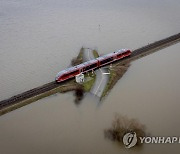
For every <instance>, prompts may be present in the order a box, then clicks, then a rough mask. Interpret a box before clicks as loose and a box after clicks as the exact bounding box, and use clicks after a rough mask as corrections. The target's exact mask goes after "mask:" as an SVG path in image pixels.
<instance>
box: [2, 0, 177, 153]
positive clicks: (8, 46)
mask: <svg viewBox="0 0 180 154" xmlns="http://www.w3.org/2000/svg"><path fill="white" fill-rule="evenodd" d="M179 8H180V3H179V1H178V0H174V1H172V0H171V1H170V0H156V1H148V0H134V1H133V2H132V1H130V0H126V1H123V0H118V1H117V0H113V1H107V0H96V1H95V0H92V1H83V0H77V1H72V0H69V1H65V0H62V1H58V0H51V1H50V0H45V1H43V2H42V1H40V0H30V1H25V0H13V1H10V0H0V36H1V37H0V100H2V99H5V98H8V97H10V96H12V95H15V94H18V93H20V92H23V91H25V90H28V89H30V88H33V87H37V86H38V85H42V84H43V83H47V82H49V81H52V80H54V76H55V74H56V72H58V71H60V70H61V69H63V68H66V67H67V66H68V65H69V63H70V60H71V59H72V58H73V57H74V56H76V55H77V53H78V51H79V49H80V48H81V47H82V46H85V47H92V48H96V49H98V50H99V52H100V53H101V54H104V53H109V52H111V51H114V50H117V49H119V48H130V49H136V48H138V47H141V46H143V45H146V44H148V43H150V42H154V41H156V40H159V39H162V38H164V37H167V36H170V35H173V34H176V33H179V27H180V16H179V14H180V11H179V10H180V9H179ZM165 11H166V12H165ZM179 49H180V44H176V45H173V46H171V47H168V48H166V49H163V50H161V51H159V52H157V53H154V54H152V55H149V56H147V57H145V58H142V59H139V60H137V61H135V62H133V63H132V64H131V66H130V68H129V70H128V71H127V72H126V74H125V75H124V76H123V78H122V79H121V80H120V81H119V82H118V83H117V84H116V86H115V87H114V89H113V90H112V91H111V93H109V95H108V96H107V97H106V98H105V100H104V101H103V102H101V103H99V102H98V101H97V98H95V97H92V96H91V95H90V94H87V95H86V97H85V98H84V99H83V101H82V102H81V104H79V105H76V104H75V103H74V96H73V94H72V93H67V94H56V95H53V96H50V97H48V98H44V99H42V100H39V101H37V102H34V103H33V104H30V105H27V106H25V107H23V108H20V109H18V110H16V111H13V112H11V113H8V114H6V115H3V116H1V117H0V136H1V139H0V153H1V154H16V153H18V154H24V153H27V154H31V153H34V154H36V153H37V154H41V153H43V154H46V153H47V154H49V153H165V152H166V153H170V152H171V153H179V152H180V145H179V144H167V145H165V144H158V145H155V144H146V145H144V146H143V147H142V148H141V149H135V150H134V149H130V150H127V149H125V148H124V147H123V146H119V145H118V144H116V143H114V142H112V141H110V140H108V139H105V138H104V134H103V130H104V129H107V128H109V127H111V122H112V120H113V117H114V114H115V113H119V114H121V115H127V116H128V117H129V118H136V119H138V120H139V121H140V122H141V123H142V124H145V125H146V128H147V131H148V132H149V133H150V134H151V135H152V136H179V134H180V124H179V119H178V117H179V116H180V113H179V108H180V105H179V100H180V95H179V92H180V80H179V78H180V69H179V65H180V61H179V58H180V53H179Z"/></svg>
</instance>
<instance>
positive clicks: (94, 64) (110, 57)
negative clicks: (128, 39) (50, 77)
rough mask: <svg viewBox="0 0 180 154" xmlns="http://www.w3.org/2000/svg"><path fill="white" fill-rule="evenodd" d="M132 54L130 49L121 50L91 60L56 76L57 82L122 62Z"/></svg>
mask: <svg viewBox="0 0 180 154" xmlns="http://www.w3.org/2000/svg"><path fill="white" fill-rule="evenodd" d="M131 53H132V51H131V50H129V49H121V50H118V51H116V52H112V53H109V54H107V55H104V56H100V57H98V58H96V59H92V60H89V61H87V62H84V63H82V64H79V65H77V66H73V67H70V68H67V69H65V70H63V71H61V72H59V73H58V74H57V75H56V78H55V81H56V82H57V83H59V82H62V81H65V80H67V79H70V78H73V77H75V76H76V75H78V74H80V73H85V72H88V71H91V70H94V69H97V68H99V67H102V66H104V65H107V64H110V63H112V62H114V61H117V60H120V59H122V58H124V57H127V56H130V55H131Z"/></svg>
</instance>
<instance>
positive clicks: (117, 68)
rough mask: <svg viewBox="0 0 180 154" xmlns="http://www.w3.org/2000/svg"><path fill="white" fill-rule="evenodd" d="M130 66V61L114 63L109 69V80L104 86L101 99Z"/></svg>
mask: <svg viewBox="0 0 180 154" xmlns="http://www.w3.org/2000/svg"><path fill="white" fill-rule="evenodd" d="M129 66H130V64H129V63H126V64H121V63H120V64H118V63H116V65H113V66H112V68H111V69H110V70H109V72H110V75H109V81H108V83H107V85H106V87H105V88H104V91H103V93H102V96H101V99H102V98H103V97H104V96H106V95H107V93H108V92H109V91H110V90H111V89H112V88H113V86H114V85H115V84H116V82H117V81H118V80H119V79H120V78H121V77H122V76H123V75H124V73H125V72H126V71H127V69H128V67H129Z"/></svg>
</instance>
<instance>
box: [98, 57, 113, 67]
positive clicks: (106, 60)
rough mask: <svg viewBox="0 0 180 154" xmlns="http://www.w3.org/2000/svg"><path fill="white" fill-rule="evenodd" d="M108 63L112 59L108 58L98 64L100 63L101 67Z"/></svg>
mask: <svg viewBox="0 0 180 154" xmlns="http://www.w3.org/2000/svg"><path fill="white" fill-rule="evenodd" d="M110 61H113V57H110V58H107V59H105V60H102V61H101V62H100V63H101V65H103V64H105V63H108V62H110Z"/></svg>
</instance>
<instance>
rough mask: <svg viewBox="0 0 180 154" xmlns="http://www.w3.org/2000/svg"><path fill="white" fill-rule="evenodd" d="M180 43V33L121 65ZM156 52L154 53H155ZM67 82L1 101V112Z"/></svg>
mask: <svg viewBox="0 0 180 154" xmlns="http://www.w3.org/2000/svg"><path fill="white" fill-rule="evenodd" d="M179 41H180V33H178V34H176V35H172V36H170V37H168V38H165V39H162V40H160V41H157V42H154V43H151V44H148V45H146V46H144V47H141V48H139V49H136V50H134V51H133V53H132V54H131V56H130V57H128V58H125V59H122V60H121V61H120V63H125V62H126V61H128V62H129V61H132V60H135V59H138V58H141V57H143V56H146V55H148V54H150V53H153V52H155V51H157V50H159V49H161V48H164V47H166V46H169V45H172V44H173V43H176V42H179ZM153 50H154V51H153ZM66 83H67V81H66V82H63V83H60V84H56V83H55V82H54V81H53V82H50V83H47V84H45V85H43V86H40V87H37V88H34V89H31V90H28V91H26V92H23V93H21V94H18V95H15V96H13V97H10V98H9V99H6V100H3V101H0V111H1V110H2V109H4V108H6V107H9V106H11V105H14V104H18V103H20V102H21V101H23V100H26V99H29V98H31V97H34V96H37V95H39V94H42V93H45V92H48V91H50V90H52V89H54V88H57V87H60V86H64V85H65V84H66Z"/></svg>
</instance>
